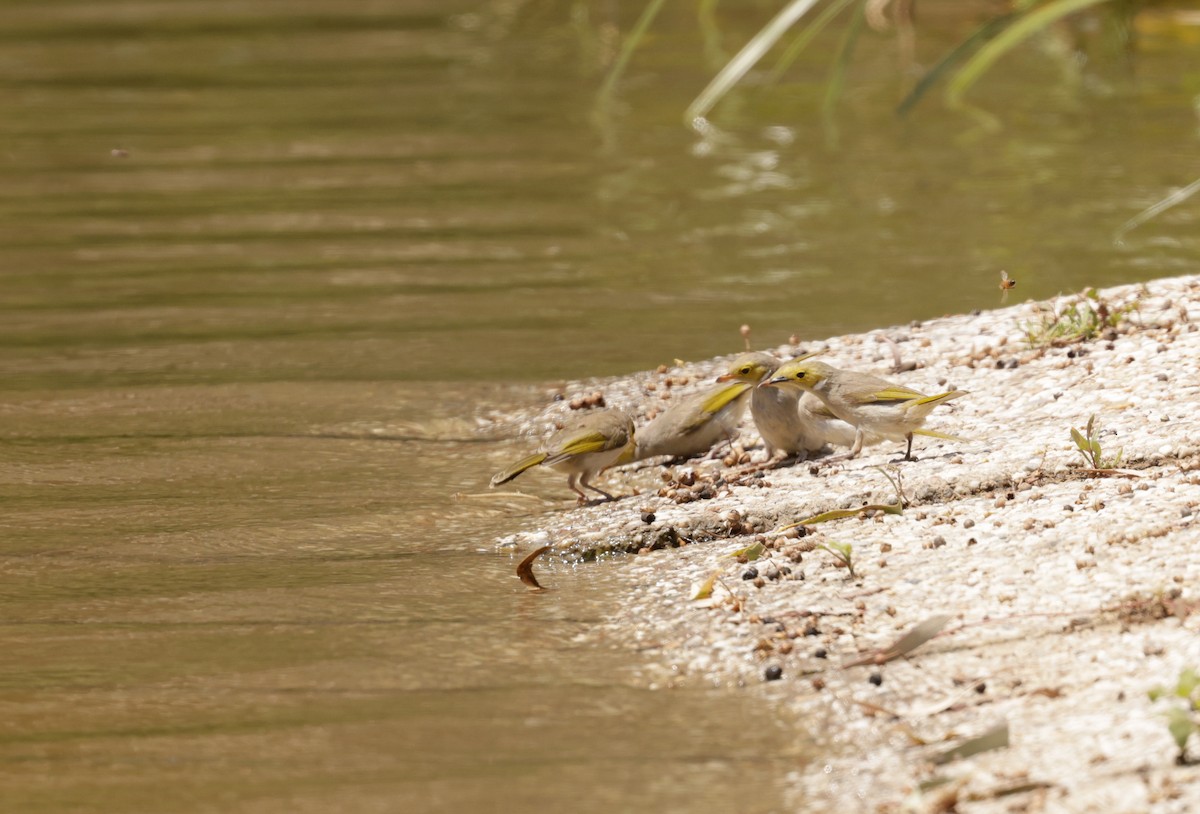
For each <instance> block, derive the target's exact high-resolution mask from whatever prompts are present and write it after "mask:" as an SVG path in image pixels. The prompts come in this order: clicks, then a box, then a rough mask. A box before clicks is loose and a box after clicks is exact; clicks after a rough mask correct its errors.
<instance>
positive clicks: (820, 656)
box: [813, 647, 829, 659]
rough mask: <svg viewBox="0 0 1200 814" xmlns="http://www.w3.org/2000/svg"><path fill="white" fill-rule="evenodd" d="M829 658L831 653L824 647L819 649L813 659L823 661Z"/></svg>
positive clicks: (814, 653)
mask: <svg viewBox="0 0 1200 814" xmlns="http://www.w3.org/2000/svg"><path fill="white" fill-rule="evenodd" d="M828 657H829V652H828V651H827V650H826V649H825V648H824V647H818V648H817V649H816V650H815V651H814V652H813V658H818V659H823V658H828Z"/></svg>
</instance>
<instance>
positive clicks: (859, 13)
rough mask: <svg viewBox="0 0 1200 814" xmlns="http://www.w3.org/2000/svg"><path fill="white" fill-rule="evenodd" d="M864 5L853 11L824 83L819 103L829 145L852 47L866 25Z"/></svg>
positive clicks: (833, 140)
mask: <svg viewBox="0 0 1200 814" xmlns="http://www.w3.org/2000/svg"><path fill="white" fill-rule="evenodd" d="M866 4H867V0H859V2H858V7H857V8H855V9H854V12H853V14H854V16H853V17H852V18H851V19H850V27H849V28H847V29H846V33H845V34H844V35H843V36H842V46H841V48H839V49H838V55H837V59H836V60H835V61H834V63H833V70H832V71H831V72H830V74H829V81H828V82H827V83H825V98H824V99H823V100H822V101H821V122H822V123H823V124H824V126H825V140H826V141H827V142H828V143H829V144H830V145H836V144H837V139H838V129H837V122H836V121H835V120H834V118H833V113H834V110H835V109H836V108H837V103H838V100H840V99H841V98H842V89H843V88H844V87H845V85H846V69H847V67H848V66H849V65H850V58H851V57H852V56H854V46H855V45H856V44H857V43H858V35H859V34H861V33H862V29H863V25H864V24H865V23H866V14H864V13H863V7H864V6H866Z"/></svg>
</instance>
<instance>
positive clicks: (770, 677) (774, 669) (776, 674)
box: [763, 664, 783, 681]
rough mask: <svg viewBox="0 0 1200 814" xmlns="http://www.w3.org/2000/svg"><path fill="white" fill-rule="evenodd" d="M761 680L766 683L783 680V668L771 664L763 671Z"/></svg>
mask: <svg viewBox="0 0 1200 814" xmlns="http://www.w3.org/2000/svg"><path fill="white" fill-rule="evenodd" d="M763 678H764V679H766V680H767V681H778V680H779V679H781V678H783V668H782V667H780V666H779V665H778V664H772V665H771V666H770V667H768V668H767V669H766V670H764V671H763Z"/></svg>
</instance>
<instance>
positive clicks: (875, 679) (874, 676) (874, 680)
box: [867, 672, 883, 687]
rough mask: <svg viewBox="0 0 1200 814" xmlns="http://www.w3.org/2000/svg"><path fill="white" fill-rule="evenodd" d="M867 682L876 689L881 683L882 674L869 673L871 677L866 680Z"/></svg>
mask: <svg viewBox="0 0 1200 814" xmlns="http://www.w3.org/2000/svg"><path fill="white" fill-rule="evenodd" d="M867 680H868V681H870V682H871V683H872V684H874V685H875V686H876V687H878V686H879V685H880V684H882V683H883V673H879V672H875V673H871V677H870V678H868V679H867Z"/></svg>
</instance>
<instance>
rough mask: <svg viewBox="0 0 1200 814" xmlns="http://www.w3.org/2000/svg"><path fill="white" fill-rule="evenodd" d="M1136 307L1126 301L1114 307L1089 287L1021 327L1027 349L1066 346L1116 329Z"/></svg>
mask: <svg viewBox="0 0 1200 814" xmlns="http://www.w3.org/2000/svg"><path fill="white" fill-rule="evenodd" d="M1135 307H1136V304H1130V305H1125V306H1121V307H1119V308H1114V307H1113V306H1111V305H1110V304H1109V303H1107V302H1105V301H1104V300H1103V299H1101V297H1100V295H1099V294H1097V293H1096V290H1095V289H1093V288H1088V289H1085V290H1084V291H1083V292H1082V293H1081V294H1080V295H1079V296H1078V298H1076V299H1075V300H1073V301H1072V302H1069V303H1067V304H1066V305H1065V306H1061V307H1058V308H1055V309H1054V310H1052V311H1048V312H1047V311H1043V313H1042V314H1041V315H1040V316H1039V317H1038V318H1037V319H1036V320H1034V321H1031V322H1026V323H1024V324H1023V325H1022V326H1021V329H1022V330H1023V331H1024V332H1025V341H1026V342H1028V343H1029V347H1031V348H1046V347H1056V346H1061V345H1070V344H1072V343H1074V342H1083V341H1085V340H1088V339H1094V338H1096V337H1097V336H1099V335H1100V334H1102V333H1104V332H1105V331H1108V330H1110V329H1112V330H1116V328H1117V326H1118V325H1120V324H1121V321H1122V320H1124V319H1125V316H1126V315H1127V314H1129V312H1130V311H1132V310H1133V309H1134V308H1135Z"/></svg>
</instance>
